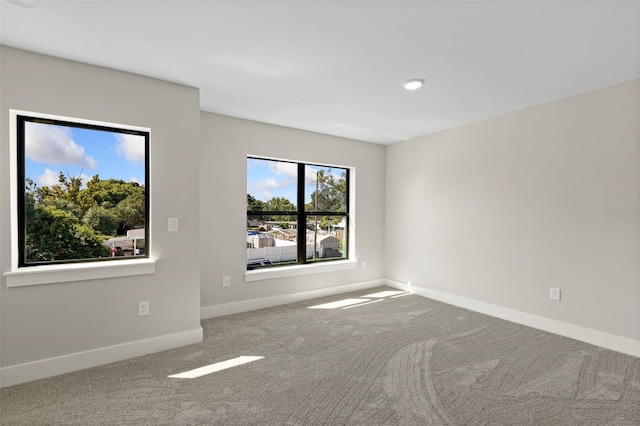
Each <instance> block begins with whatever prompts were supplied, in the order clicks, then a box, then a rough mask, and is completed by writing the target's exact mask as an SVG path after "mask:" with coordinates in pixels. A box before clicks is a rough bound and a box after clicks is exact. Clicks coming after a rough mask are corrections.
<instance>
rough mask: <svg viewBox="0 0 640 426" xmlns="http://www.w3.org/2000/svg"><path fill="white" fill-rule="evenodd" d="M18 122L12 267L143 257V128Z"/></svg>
mask: <svg viewBox="0 0 640 426" xmlns="http://www.w3.org/2000/svg"><path fill="white" fill-rule="evenodd" d="M16 120H17V122H16V142H17V172H18V176H17V187H18V188H17V217H18V220H17V229H18V233H17V234H18V235H17V240H18V241H17V244H18V266H19V267H25V266H36V265H50V264H60V263H72V262H86V261H108V260H114V259H123V258H143V257H147V256H148V250H149V244H148V242H149V235H148V233H149V232H148V226H147V225H148V223H149V131H148V129H144V130H143V129H140V128H133V127H130V126H122V127H119V126H117V125H114V126H113V127H111V126H110V125H102V124H94V123H92V122H88V121H81V120H77V121H76V120H73V119H68V120H67V119H63V118H55V119H53V118H48V116H40V115H36V114H34V115H33V116H32V115H20V114H18V115H16Z"/></svg>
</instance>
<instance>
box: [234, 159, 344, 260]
mask: <svg viewBox="0 0 640 426" xmlns="http://www.w3.org/2000/svg"><path fill="white" fill-rule="evenodd" d="M348 224H349V169H348V168H344V167H334V166H323V165H316V164H305V163H296V162H291V161H281V160H270V159H263V158H253V157H249V158H248V159H247V270H252V269H259V268H266V267H270V266H286V265H297V264H307V263H315V262H327V261H332V260H343V259H348V235H349V232H348Z"/></svg>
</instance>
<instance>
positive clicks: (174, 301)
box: [0, 47, 201, 385]
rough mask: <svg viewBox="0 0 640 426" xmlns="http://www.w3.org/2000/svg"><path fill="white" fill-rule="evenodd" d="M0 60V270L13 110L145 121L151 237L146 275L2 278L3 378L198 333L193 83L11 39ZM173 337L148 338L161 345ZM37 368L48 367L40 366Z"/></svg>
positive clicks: (6, 245) (6, 241) (5, 245)
mask: <svg viewBox="0 0 640 426" xmlns="http://www.w3.org/2000/svg"><path fill="white" fill-rule="evenodd" d="M1 67H2V68H1V73H0V74H1V81H0V83H1V95H2V96H1V99H2V108H1V110H0V116H1V120H2V121H1V123H2V129H1V134H0V136H1V141H2V144H1V146H0V171H1V174H0V206H1V207H0V236H1V238H0V254H1V256H0V263H1V265H0V272H3V273H4V272H7V271H9V270H10V251H11V250H10V247H11V246H10V243H11V242H10V238H9V236H10V211H9V128H8V120H9V109H21V110H27V111H34V112H41V113H47V114H54V115H62V116H69V117H78V118H85V119H92V120H99V121H107V122H114V123H122V124H130V125H137V126H143V127H149V128H151V140H150V159H151V194H152V195H151V196H152V198H151V204H152V205H151V209H152V210H151V211H152V217H151V222H152V226H151V235H152V237H151V238H152V256H153V257H154V258H156V259H157V264H156V272H155V274H152V275H140V276H133V277H124V278H112V279H99V280H89V281H79V282H68V283H58V284H48V285H37V286H29V287H11V288H7V286H6V277H4V276H2V277H1V278H0V280H1V281H0V296H1V305H0V307H1V309H0V315H1V318H0V319H1V329H0V332H1V353H0V365H1V366H2V367H3V378H4V379H5V385H6V384H7V383H6V380H9V381H15V380H20V377H19V376H20V374H21V373H20V371H21V370H20V368H18V367H16V366H20V365H24V364H25V363H29V362H35V363H36V364H35V365H31V366H30V367H29V369H31V370H33V369H34V368H36V367H37V365H39V364H37V363H38V362H40V361H42V362H45V361H43V360H46V359H49V358H53V359H56V357H63V358H64V356H65V355H70V354H79V353H83V351H91V350H94V352H92V353H93V355H92V356H94V358H92V359H93V360H94V361H95V360H98V359H100V360H102V361H103V362H108V361H110V360H113V359H114V358H117V357H118V356H119V355H118V353H119V352H118V351H120V349H123V348H122V347H119V348H120V349H114V348H111V349H109V351H108V352H109V353H108V354H107V355H106V356H103V357H101V356H100V355H98V356H95V355H96V351H97V353H100V350H101V348H107V347H111V346H114V345H124V349H125V352H126V348H129V349H130V348H131V346H127V345H129V344H131V343H132V342H139V341H142V340H144V339H154V338H162V336H176V335H178V336H180V335H182V336H183V337H184V336H190V337H188V338H187V339H186V341H189V340H193V337H194V336H197V335H198V332H199V331H200V333H201V329H200V322H199V306H200V304H199V302H200V281H199V273H200V257H199V254H198V246H199V204H200V203H199V176H198V161H199V152H198V149H199V137H200V124H199V118H200V114H199V99H198V96H199V93H198V90H197V89H193V88H188V87H184V86H179V85H176V84H171V83H167V82H163V81H159V80H155V79H151V78H147V77H142V76H137V75H133V74H128V73H123V72H119V71H114V70H109V69H105V68H99V67H94V66H90V65H86V64H80V63H76V62H70V61H65V60H61V59H56V58H52V57H47V56H41V55H37V54H33V53H29V52H25V51H20V50H16V49H12V48H7V47H2V50H1ZM173 216H176V217H179V218H180V232H178V233H171V234H169V233H168V232H167V218H168V217H173ZM139 300H149V301H150V308H151V309H150V310H151V315H150V316H148V317H141V318H139V317H138V316H137V302H138V301H139ZM181 333H182V334H181ZM184 333H186V334H184ZM200 335H201V334H200ZM174 340H175V339H174ZM178 340H180V339H178ZM171 341H172V339H171V338H169V339H167V340H163V341H162V342H164V343H162V342H161V343H160V344H157V343H158V342H157V341H154V342H155V343H153V344H152V343H150V342H147V343H146V344H147V347H148V348H155V349H156V350H159V349H162V348H164V347H166V346H167V345H171ZM182 343H185V339H182ZM105 353H106V352H105ZM120 353H123V352H122V351H120ZM136 353H139V352H136V350H133V351H129V352H128V354H129V356H131V355H133V354H136ZM81 358H82V357H81ZM83 359H84V358H83ZM83 359H79V358H74V359H73V362H76V368H78V367H77V366H82V365H85V366H86V365H89V364H91V363H92V362H93V361H87V360H86V359H84V361H87V362H88V364H87V362H84V363H83ZM45 364H46V362H45ZM58 366H59V365H58ZM40 367H42V369H41V370H42V371H41V372H42V374H45V373H46V372H47V368H46V366H44V367H43V366H42V365H40ZM59 367H60V366H59ZM60 368H62V370H64V368H66V367H60ZM54 370H55V369H54ZM58 372H60V370H58ZM14 373H15V374H14ZM9 376H11V377H10V378H9V379H7V378H8V377H9Z"/></svg>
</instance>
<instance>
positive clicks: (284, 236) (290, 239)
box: [247, 215, 298, 270]
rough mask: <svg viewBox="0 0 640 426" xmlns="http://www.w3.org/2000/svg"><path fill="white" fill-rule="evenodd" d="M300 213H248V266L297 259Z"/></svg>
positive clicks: (279, 263)
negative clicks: (298, 214)
mask: <svg viewBox="0 0 640 426" xmlns="http://www.w3.org/2000/svg"><path fill="white" fill-rule="evenodd" d="M296 224H297V216H295V215H292V216H283V215H247V269H249V270H250V269H259V268H262V267H265V266H271V265H284V264H288V263H296V262H297V261H298V244H297V240H298V238H297V237H298V234H297V232H298V230H297V226H296Z"/></svg>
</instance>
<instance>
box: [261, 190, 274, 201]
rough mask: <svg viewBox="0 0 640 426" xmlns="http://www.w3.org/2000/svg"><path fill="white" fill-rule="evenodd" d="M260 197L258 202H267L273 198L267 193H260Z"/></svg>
mask: <svg viewBox="0 0 640 426" xmlns="http://www.w3.org/2000/svg"><path fill="white" fill-rule="evenodd" d="M260 197H261V198H260V200H262V201H269V200H270V199H272V198H273V195H271V193H270V192H269V191H260Z"/></svg>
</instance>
